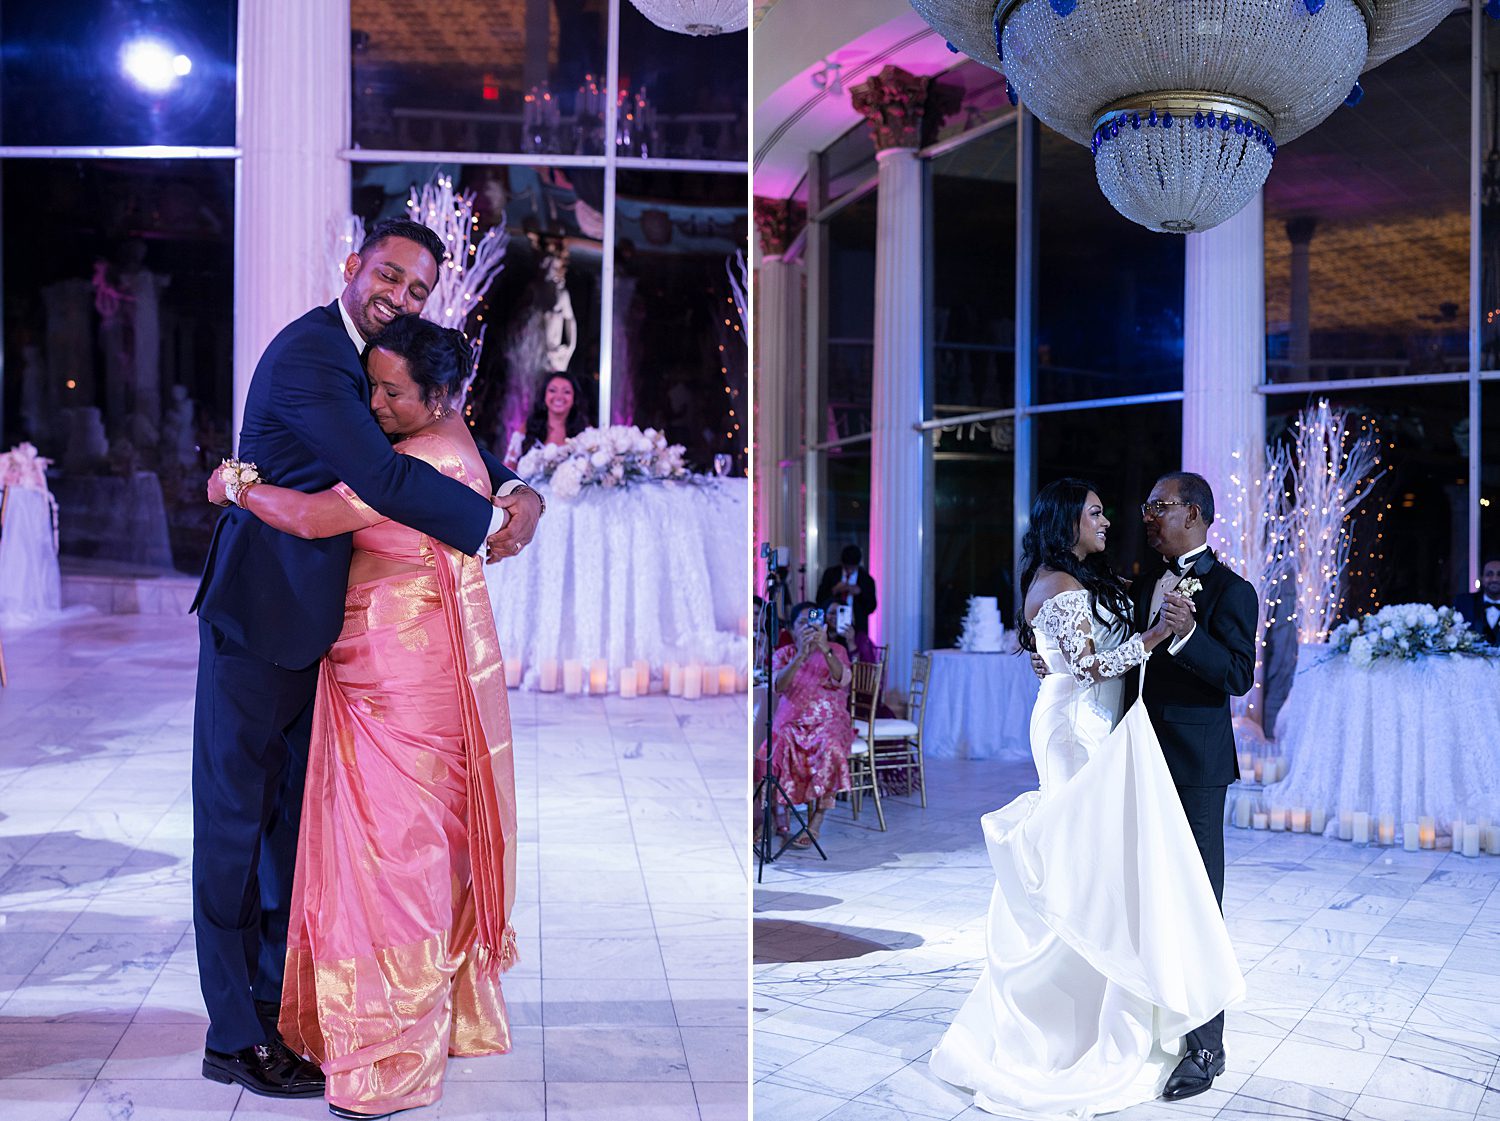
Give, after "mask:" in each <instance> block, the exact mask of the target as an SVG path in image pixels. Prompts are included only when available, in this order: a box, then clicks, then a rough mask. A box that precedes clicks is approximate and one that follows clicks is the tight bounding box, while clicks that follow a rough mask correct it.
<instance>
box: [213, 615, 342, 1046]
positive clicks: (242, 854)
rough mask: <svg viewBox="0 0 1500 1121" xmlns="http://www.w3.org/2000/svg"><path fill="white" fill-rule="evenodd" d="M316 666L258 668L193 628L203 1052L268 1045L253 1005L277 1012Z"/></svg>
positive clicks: (268, 1027) (244, 654) (235, 648)
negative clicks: (205, 1021) (274, 1008)
mask: <svg viewBox="0 0 1500 1121" xmlns="http://www.w3.org/2000/svg"><path fill="white" fill-rule="evenodd" d="M317 684H318V664H317V663H314V664H313V665H311V666H309V667H307V668H306V669H300V670H291V669H285V668H283V667H281V666H278V665H275V664H273V663H271V662H268V661H266V660H265V659H264V658H261V657H259V656H257V655H255V654H252V653H251V652H250V651H248V650H246V649H244V648H243V647H241V646H239V645H238V644H236V643H234V642H232V641H230V640H229V639H228V638H226V637H225V636H224V635H223V634H222V633H221V632H220V631H219V630H217V629H216V628H215V627H214V626H213V625H212V624H210V623H207V622H205V621H204V620H202V619H199V620H198V686H197V695H196V701H195V705H194V711H193V929H194V934H195V938H196V942H197V950H198V980H199V984H200V985H201V987H202V989H203V1003H204V1007H205V1008H207V1010H208V1038H207V1043H208V1046H209V1047H211V1048H213V1049H214V1050H215V1051H229V1052H232V1051H239V1050H243V1049H244V1048H246V1047H251V1046H254V1045H255V1044H257V1043H264V1042H266V1041H267V1040H268V1039H269V1038H271V1036H272V1032H273V1029H274V1027H275V1023H274V1017H273V1019H272V1022H271V1023H269V1024H268V1023H266V1022H265V1021H263V1020H262V1019H261V1018H260V1016H259V1014H258V1013H257V1012H256V1009H255V1002H256V1001H257V1000H261V1001H269V1002H271V1003H273V1004H278V1005H279V1004H280V1003H281V981H282V976H283V974H284V972H285V969H286V937H287V921H288V918H289V916H290V913H291V899H292V875H293V871H294V870H295V867H296V859H297V830H298V826H299V824H300V821H301V815H302V788H303V783H304V779H305V776H306V773H307V748H308V741H309V739H310V738H311V735H312V712H313V695H314V693H315V692H316V690H317Z"/></svg>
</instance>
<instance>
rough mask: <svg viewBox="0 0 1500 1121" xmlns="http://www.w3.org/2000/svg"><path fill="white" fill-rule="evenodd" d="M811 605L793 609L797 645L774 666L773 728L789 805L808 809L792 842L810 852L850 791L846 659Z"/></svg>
mask: <svg viewBox="0 0 1500 1121" xmlns="http://www.w3.org/2000/svg"><path fill="white" fill-rule="evenodd" d="M814 610H815V608H814V605H813V604H811V603H799V604H798V605H797V606H796V607H794V608H793V609H792V641H791V642H790V643H787V644H785V645H782V646H780V647H778V648H777V649H776V652H775V653H774V654H773V655H772V659H771V673H772V679H771V680H772V688H773V689H775V691H776V694H777V701H776V714H775V716H774V717H773V718H772V722H771V761H772V764H773V765H774V767H775V770H776V778H777V780H778V781H779V782H780V783H781V787H782V789H783V790H784V791H785V792H786V800H787V801H788V802H790V803H791V804H792V805H794V806H797V805H803V804H805V805H806V806H807V807H808V815H809V816H808V833H810V834H811V836H809V835H808V833H804V834H802V835H801V836H800V837H798V838H797V839H796V840H795V841H793V842H792V844H793V846H794V847H796V848H810V847H811V846H812V839H813V838H814V837H816V836H817V835H818V830H819V829H820V828H821V827H822V824H823V815H824V814H825V813H827V812H828V810H829V808H830V807H831V806H832V805H833V799H834V795H836V794H837V793H838V792H839V791H841V790H848V789H849V748H850V745H852V744H853V743H854V738H855V737H854V723H853V721H852V720H851V719H850V716H849V685H850V682H851V681H852V680H853V674H852V673H851V672H850V670H849V655H848V654H847V653H846V652H845V651H844V648H843V646H842V645H840V644H838V643H833V642H830V641H829V639H828V628H827V627H826V626H825V625H824V624H823V623H822V622H816V623H815V622H813V618H812V614H811V613H812V612H813V611H814Z"/></svg>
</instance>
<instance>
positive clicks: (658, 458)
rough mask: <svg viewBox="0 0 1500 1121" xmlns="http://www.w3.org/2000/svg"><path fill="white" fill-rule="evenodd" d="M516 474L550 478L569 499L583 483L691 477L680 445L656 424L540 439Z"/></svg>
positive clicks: (630, 482)
mask: <svg viewBox="0 0 1500 1121" xmlns="http://www.w3.org/2000/svg"><path fill="white" fill-rule="evenodd" d="M516 474H518V475H519V476H521V478H522V479H523V480H525V481H526V482H528V483H543V482H545V483H547V484H549V486H550V487H551V490H552V493H553V494H555V495H556V496H557V497H558V498H560V499H563V500H564V501H567V500H569V499H573V498H577V497H578V495H579V492H581V491H582V490H583V488H584V487H590V486H598V487H628V486H632V485H634V484H637V483H663V482H671V481H673V480H678V479H686V478H688V470H687V467H686V466H684V464H683V447H682V445H681V444H668V443H667V438H666V436H664V435H663V434H662V433H660V432H658V431H657V430H656V429H655V428H647V429H646V430H645V431H642V430H641V429H639V428H637V427H635V426H634V425H624V424H616V425H611V426H609V427H608V428H585V429H584V430H583V431H582V432H580V433H579V434H578V435H576V436H572V437H570V438H569V439H568V440H567V442H566V443H562V444H538V445H537V446H536V447H534V448H532V449H531V450H530V451H528V452H527V453H526V454H525V455H523V456H522V457H521V462H520V463H518V464H517V465H516Z"/></svg>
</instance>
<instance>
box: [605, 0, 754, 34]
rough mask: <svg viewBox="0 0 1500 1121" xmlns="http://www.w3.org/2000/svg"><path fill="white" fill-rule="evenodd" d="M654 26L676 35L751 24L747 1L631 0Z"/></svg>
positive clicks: (718, 31)
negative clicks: (673, 32)
mask: <svg viewBox="0 0 1500 1121" xmlns="http://www.w3.org/2000/svg"><path fill="white" fill-rule="evenodd" d="M630 2H631V3H632V4H634V5H635V7H636V10H637V11H638V12H640V13H641V15H643V16H645V17H646V18H647V19H649V20H650V21H651V22H652V23H654V24H656V26H657V27H661V28H665V29H666V30H668V31H675V32H677V33H678V34H679V35H723V34H725V33H727V32H730V31H743V30H744V29H745V28H746V27H747V26H749V24H750V5H749V4H748V3H747V0H630Z"/></svg>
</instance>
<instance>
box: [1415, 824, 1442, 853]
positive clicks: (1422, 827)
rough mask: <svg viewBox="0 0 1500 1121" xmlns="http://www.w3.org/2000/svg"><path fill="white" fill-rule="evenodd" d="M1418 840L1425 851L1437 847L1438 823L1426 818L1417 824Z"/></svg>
mask: <svg viewBox="0 0 1500 1121" xmlns="http://www.w3.org/2000/svg"><path fill="white" fill-rule="evenodd" d="M1417 840H1418V842H1419V843H1420V844H1421V846H1422V847H1423V848H1424V849H1430V848H1435V847H1436V846H1437V823H1436V822H1435V821H1433V819H1432V818H1430V817H1424V818H1421V819H1420V820H1419V821H1418V822H1417Z"/></svg>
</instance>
